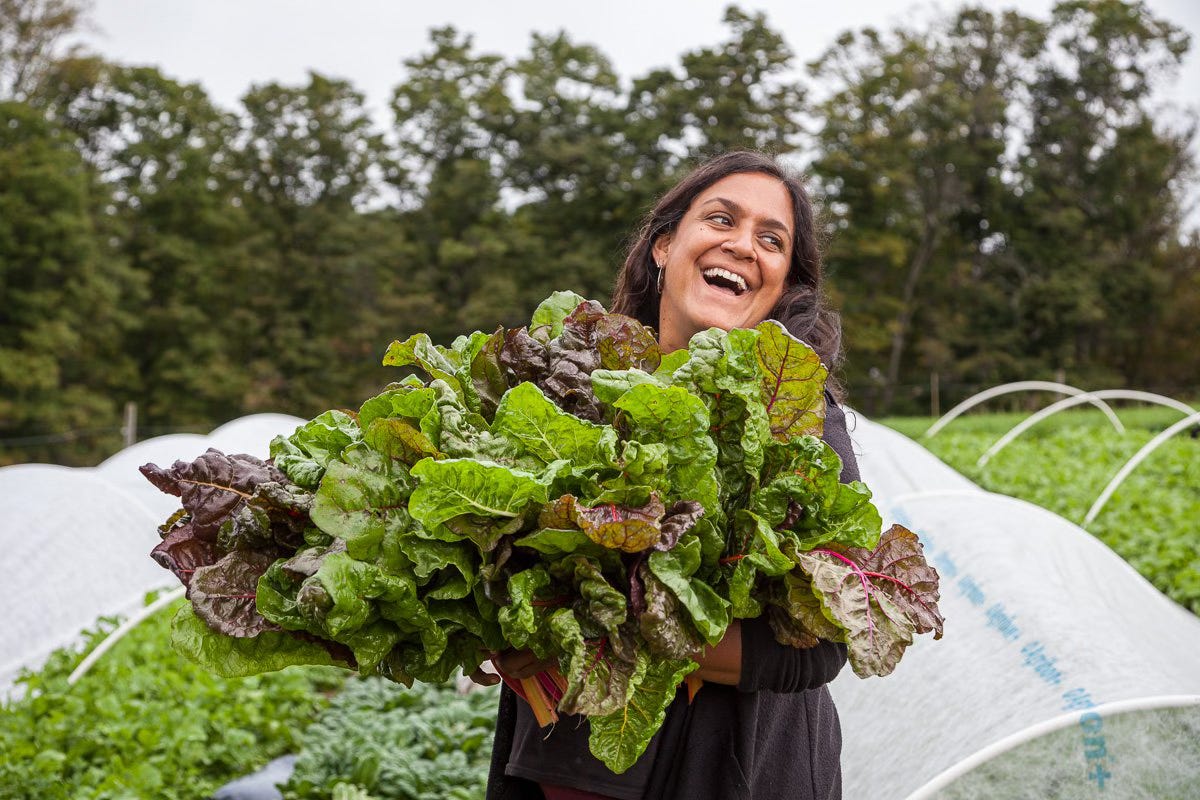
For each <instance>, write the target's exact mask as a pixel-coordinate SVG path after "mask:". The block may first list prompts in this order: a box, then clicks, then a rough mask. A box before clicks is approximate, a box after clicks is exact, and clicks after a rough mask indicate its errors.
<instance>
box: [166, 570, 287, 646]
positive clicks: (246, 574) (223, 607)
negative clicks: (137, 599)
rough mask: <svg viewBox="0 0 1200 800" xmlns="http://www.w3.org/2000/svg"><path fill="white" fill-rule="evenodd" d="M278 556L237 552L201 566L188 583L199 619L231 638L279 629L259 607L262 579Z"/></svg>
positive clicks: (190, 598)
mask: <svg viewBox="0 0 1200 800" xmlns="http://www.w3.org/2000/svg"><path fill="white" fill-rule="evenodd" d="M275 560H276V559H275V557H274V556H273V555H269V554H266V553H260V552H256V551H253V550H234V551H233V552H232V553H228V554H226V555H225V556H224V557H222V558H221V560H220V561H217V562H216V563H215V564H211V565H209V566H206V567H199V568H197V569H196V571H195V572H194V573H192V579H191V581H189V582H188V589H187V597H188V600H190V601H191V602H192V608H193V609H195V611H196V616H198V617H200V619H202V620H204V622H205V624H206V625H208V626H209V627H210V628H212V629H213V630H214V631H217V632H218V633H223V634H225V635H227V636H238V637H243V638H244V637H248V636H257V635H258V634H259V633H262V632H263V631H270V630H278V627H277V626H276V625H274V624H273V623H271V622H270V621H268V620H267V619H265V618H264V617H263V616H262V615H261V614H259V613H258V609H257V608H255V605H254V598H255V591H256V590H257V588H258V579H259V578H260V577H262V574H263V573H264V572H266V571H267V568H268V567H270V566H271V564H273V563H274V562H275Z"/></svg>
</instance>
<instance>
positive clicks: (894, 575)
mask: <svg viewBox="0 0 1200 800" xmlns="http://www.w3.org/2000/svg"><path fill="white" fill-rule="evenodd" d="M797 563H798V564H799V567H800V569H801V570H802V571H803V573H804V574H805V575H807V576H808V578H809V579H810V580H811V581H812V592H813V594H814V595H816V597H817V598H818V599H819V600H820V601H821V610H822V613H823V614H824V615H825V617H826V618H827V619H829V620H830V621H831V622H833V623H834V624H835V625H837V626H838V627H839V628H842V629H844V630H845V631H846V634H845V641H846V643H847V645H848V646H849V648H850V665H851V666H852V667H853V668H854V672H855V674H857V675H859V676H860V677H864V678H865V677H868V676H870V675H888V674H890V673H891V671H892V670H893V669H895V668H896V664H897V663H898V662H899V661H900V657H901V656H902V655H903V654H904V649H905V648H906V647H907V646H908V645H910V644H912V637H913V634H914V633H927V632H930V631H932V632H933V633H934V638H935V639H936V638H940V637H941V634H942V617H941V614H940V613H939V612H938V609H937V601H938V598H939V594H938V587H937V572H936V571H935V570H934V569H933V568H932V567H930V566H929V565H928V564H926V563H925V558H924V556H923V554H922V550H921V544H920V542H919V541H918V539H917V537H916V535H915V534H914V533H912V532H911V531H909V530H907V529H905V528H903V527H901V526H899V525H894V526H892V528H891V529H889V530H888V531H887V532H886V533H885V534H884V535H883V537H882V538H881V539H880V542H879V546H878V547H877V548H875V549H874V550H870V551H868V550H864V549H862V548H855V547H843V546H840V545H829V546H827V547H825V548H821V549H817V550H813V551H810V552H805V553H799V554H798V556H797Z"/></svg>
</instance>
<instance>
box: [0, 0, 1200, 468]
mask: <svg viewBox="0 0 1200 800" xmlns="http://www.w3.org/2000/svg"><path fill="white" fill-rule="evenodd" d="M0 11H2V12H3V13H0V464H4V463H12V462H16V461H24V460H44V461H58V462H62V463H72V464H86V463H94V462H95V461H97V460H99V459H101V458H103V457H105V456H107V455H109V454H110V453H111V452H113V450H115V449H116V447H117V446H119V437H118V435H117V432H116V431H117V428H118V427H119V425H120V414H121V408H122V407H123V406H124V404H125V403H127V402H130V401H132V402H136V403H138V407H139V413H140V420H139V421H140V427H141V431H142V432H143V433H144V434H146V435H151V434H155V433H160V432H166V431H171V430H207V429H209V428H211V427H213V426H215V425H217V424H219V423H221V422H223V421H225V420H227V419H229V418H231V417H234V416H238V415H241V414H245V413H250V412H253V411H261V410H271V411H281V412H290V413H295V414H298V415H300V416H306V417H307V416H312V415H315V414H316V413H318V412H320V411H322V410H324V409H325V408H331V407H346V406H354V405H355V404H356V402H357V401H358V400H359V399H361V398H362V397H365V396H367V395H368V394H369V393H370V391H372V390H373V389H375V388H377V387H378V386H380V385H382V384H383V383H385V382H387V381H388V380H390V379H392V378H393V377H394V376H393V375H392V374H390V373H389V372H388V371H387V370H386V369H385V368H382V367H381V366H379V363H380V358H381V355H382V352H383V348H384V347H385V346H386V345H387V343H388V342H389V341H391V340H392V339H394V338H403V337H406V336H408V335H409V334H411V333H414V332H417V331H427V332H429V333H430V334H431V335H432V336H433V337H434V339H435V340H437V341H441V342H444V343H448V342H449V340H451V339H452V338H453V337H454V336H456V335H457V334H459V333H463V332H468V331H471V330H475V329H489V330H490V329H493V328H495V327H496V326H497V325H501V324H503V325H509V326H512V325H516V324H518V323H519V322H520V321H521V320H524V319H527V318H528V316H529V314H530V312H531V310H532V309H533V307H534V306H535V305H536V303H537V302H538V301H539V300H541V299H542V298H544V297H545V296H546V295H548V294H549V293H550V292H551V291H553V290H556V289H571V290H574V291H576V292H578V293H580V294H582V295H584V296H588V297H594V298H596V299H599V300H601V301H607V300H608V297H609V294H610V292H611V289H612V284H613V279H614V277H615V274H616V269H617V267H618V266H619V264H620V262H621V261H622V259H623V255H624V252H623V248H624V247H625V246H626V244H627V242H628V241H629V238H630V237H631V235H632V234H633V233H634V232H635V230H636V228H637V225H638V223H639V220H640V218H641V216H642V214H644V213H645V212H646V211H647V210H648V209H649V207H650V205H651V204H652V203H653V201H654V199H655V198H656V197H657V196H658V195H659V194H660V193H661V192H662V191H664V190H665V189H666V188H667V187H668V186H670V184H671V183H672V182H673V181H674V180H676V179H677V178H678V177H679V176H680V175H681V174H683V173H684V172H685V171H686V170H687V169H689V168H690V167H691V166H692V165H694V164H695V163H697V162H698V161H699V160H701V159H703V158H705V157H707V156H711V155H713V154H716V153H719V152H722V151H726V150H729V149H737V148H757V149H761V150H765V151H768V152H771V153H775V154H777V155H778V156H779V157H780V158H782V159H783V160H785V161H788V162H789V163H793V164H796V165H798V166H801V167H803V168H804V169H805V170H806V171H807V173H808V176H809V182H810V186H811V188H812V189H813V192H814V195H815V196H816V199H817V201H818V205H819V206H820V208H821V209H822V215H821V219H822V224H823V226H824V234H825V238H826V246H825V250H826V268H827V271H828V274H829V277H830V281H829V284H828V286H829V294H830V301H831V302H832V303H833V304H834V305H835V306H837V307H838V308H839V309H840V310H841V312H842V315H843V324H844V328H845V341H846V345H847V361H846V366H845V369H844V375H843V382H844V383H845V384H846V386H847V389H848V394H849V399H850V401H851V402H852V403H854V404H855V405H856V406H857V407H859V408H861V409H863V410H864V411H865V412H867V413H889V412H904V411H913V410H918V409H922V408H927V407H928V406H927V405H926V404H927V402H928V400H927V391H928V390H927V387H928V381H929V376H930V374H931V373H936V374H937V375H938V376H939V377H940V379H941V386H942V392H943V395H944V396H945V397H946V399H947V400H948V401H949V400H953V399H955V397H956V396H961V395H963V394H965V393H966V392H968V391H969V390H971V389H973V388H976V387H983V386H986V385H990V384H992V383H995V382H998V381H1003V380H1011V379H1025V378H1039V377H1041V378H1050V377H1054V376H1056V375H1062V374H1065V375H1067V376H1068V377H1069V379H1070V380H1072V382H1074V383H1076V384H1078V385H1082V386H1094V387H1096V388H1100V387H1101V386H1104V387H1110V386H1124V385H1128V386H1137V387H1139V388H1151V387H1153V388H1158V389H1160V390H1167V391H1174V392H1185V393H1186V392H1191V393H1195V391H1196V386H1197V385H1198V384H1200V356H1198V355H1196V354H1195V353H1194V352H1192V351H1193V350H1194V348H1192V349H1189V348H1186V347H1181V346H1180V345H1181V342H1185V343H1194V342H1195V341H1196V333H1197V327H1196V323H1195V320H1196V318H1197V317H1196V315H1197V313H1198V311H1200V238H1198V235H1197V233H1196V232H1195V231H1194V230H1192V231H1189V230H1188V229H1187V223H1186V215H1185V212H1186V209H1185V208H1184V205H1183V204H1184V200H1185V197H1186V190H1187V188H1188V186H1189V185H1191V183H1192V182H1193V181H1194V178H1195V173H1194V167H1195V165H1194V164H1193V160H1192V156H1191V146H1192V143H1193V138H1194V131H1193V130H1192V129H1190V128H1181V127H1180V126H1179V125H1177V124H1174V125H1173V124H1169V123H1168V122H1167V121H1166V119H1165V117H1164V116H1163V115H1162V112H1161V110H1160V109H1158V108H1157V107H1156V106H1155V105H1154V104H1153V102H1152V97H1151V89H1152V87H1153V86H1154V85H1155V82H1156V81H1159V80H1163V79H1168V78H1169V77H1170V75H1171V74H1172V72H1173V70H1174V69H1175V68H1176V67H1177V66H1178V64H1179V63H1180V61H1181V59H1182V58H1183V56H1184V54H1185V53H1186V51H1187V48H1188V45H1189V42H1188V37H1187V36H1186V34H1185V33H1183V32H1182V31H1181V30H1180V29H1179V28H1178V27H1176V26H1173V25H1172V24H1170V23H1169V22H1168V21H1166V20H1163V19H1159V18H1157V17H1156V16H1155V15H1154V14H1152V13H1151V12H1150V10H1149V9H1148V8H1147V7H1146V6H1145V4H1144V3H1141V2H1124V1H1123V0H1070V1H1069V2H1068V1H1064V2H1059V3H1058V4H1057V5H1056V6H1055V7H1054V8H1053V10H1052V12H1051V14H1050V16H1049V17H1048V18H1045V19H1039V18H1033V17H1028V16H1025V15H1022V14H1020V13H1018V12H1016V11H1005V12H992V11H988V10H984V9H980V8H977V7H964V8H962V9H959V10H957V11H952V12H948V13H943V14H941V15H940V16H936V17H933V18H930V19H929V20H927V21H925V22H923V23H910V24H906V25H904V26H899V27H895V28H893V29H891V30H877V29H873V28H863V29H861V30H854V31H847V32H846V33H845V34H843V35H842V36H840V37H839V38H838V39H837V40H836V41H835V42H833V43H831V45H830V46H829V48H828V50H827V51H826V52H825V53H823V54H820V55H818V57H816V58H815V59H813V60H812V62H811V63H809V64H807V65H805V64H802V63H800V62H799V60H798V59H797V56H796V54H795V53H794V52H793V51H792V49H791V48H790V47H789V45H788V44H787V42H786V37H785V35H784V32H782V31H779V30H776V29H775V28H773V27H772V26H771V24H770V21H769V20H768V19H767V18H766V17H765V16H764V15H763V14H761V13H750V12H746V11H743V10H741V9H739V8H737V7H735V6H731V7H730V8H729V9H727V11H726V13H725V17H724V23H725V34H724V38H723V40H722V41H719V42H717V43H715V44H713V45H712V46H709V47H701V48H697V49H696V50H693V51H690V52H687V53H684V54H683V55H682V56H680V58H679V60H678V62H677V63H676V64H673V65H671V66H669V67H666V68H660V69H655V70H653V71H650V72H648V73H647V74H644V75H640V76H635V77H634V78H632V79H631V80H628V81H626V80H623V79H622V78H621V77H620V76H619V75H618V73H617V71H616V70H615V68H614V66H613V64H612V63H611V62H610V61H609V59H608V58H607V57H606V56H605V55H604V53H602V52H600V51H599V50H598V49H597V48H596V47H594V46H592V45H589V44H587V43H585V42H582V41H579V40H577V39H575V38H573V37H572V36H570V35H568V34H567V33H565V32H562V31H557V32H537V33H534V34H532V36H531V39H530V43H529V48H528V51H527V52H526V53H524V54H523V55H521V56H519V57H516V58H511V59H507V58H503V57H501V56H498V55H495V54H491V53H486V52H481V51H479V50H478V48H477V47H476V46H475V43H474V41H473V38H472V37H471V35H470V34H468V33H465V32H463V31H459V30H456V29H454V28H452V27H444V28H437V29H434V30H432V31H431V32H430V34H429V41H428V45H427V47H426V49H425V50H424V51H423V52H420V53H417V54H413V55H412V56H410V57H408V58H406V59H404V60H403V62H402V63H400V64H398V67H397V75H396V83H395V89H394V91H393V94H392V99H391V103H390V112H391V117H392V121H391V124H390V125H388V126H380V125H379V124H378V123H377V122H376V121H375V120H374V119H373V118H372V116H371V115H370V114H369V113H368V110H367V106H366V103H365V100H364V97H363V95H362V94H361V92H359V91H358V90H356V89H355V88H354V87H353V86H352V85H350V84H349V83H347V82H346V81H343V80H338V79H335V78H332V77H329V76H326V75H321V74H319V73H316V72H313V73H310V75H309V76H308V79H307V80H306V81H303V82H301V83H299V84H297V85H281V84H277V83H268V84H263V85H256V86H253V87H251V89H250V90H249V91H247V92H246V94H245V95H244V96H243V97H242V98H241V101H240V103H239V105H238V107H237V108H233V109H226V108H221V107H219V106H218V105H217V104H216V103H214V102H213V101H212V100H211V99H210V98H209V97H208V96H207V94H206V93H205V91H204V89H203V88H202V87H201V86H200V85H197V84H188V83H183V82H181V81H178V80H175V79H173V78H171V77H169V76H167V75H164V74H163V73H162V71H161V70H159V69H157V68H155V67H153V66H131V65H122V64H114V63H107V62H105V61H104V60H102V59H100V58H98V57H95V56H92V55H89V54H86V53H81V52H70V53H62V52H61V48H59V47H58V42H60V41H62V40H63V37H64V36H65V35H66V34H68V33H70V32H71V31H72V30H74V29H75V28H76V26H78V25H79V24H80V23H81V21H82V20H83V18H84V17H85V16H86V6H85V5H84V4H83V3H82V2H79V0H0Z"/></svg>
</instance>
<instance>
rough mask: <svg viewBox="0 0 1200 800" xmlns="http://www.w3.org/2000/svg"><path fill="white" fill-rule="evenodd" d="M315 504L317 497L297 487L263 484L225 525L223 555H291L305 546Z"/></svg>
mask: <svg viewBox="0 0 1200 800" xmlns="http://www.w3.org/2000/svg"><path fill="white" fill-rule="evenodd" d="M312 504H313V494H312V493H311V492H309V491H308V490H306V489H303V488H301V487H299V486H297V485H296V484H293V483H275V482H273V481H268V482H267V483H260V484H258V485H257V486H255V487H254V493H253V494H252V495H251V496H250V497H249V498H248V499H247V500H246V501H245V502H243V503H241V504H239V505H238V506H236V508H235V510H234V511H233V513H232V514H231V515H230V516H229V518H228V519H226V520H225V521H224V522H223V523H221V527H220V528H219V529H218V532H217V545H218V546H219V547H220V548H221V550H223V551H229V550H264V551H268V552H276V551H278V554H279V555H284V554H287V553H291V552H292V551H294V550H295V549H296V548H298V547H300V546H302V545H303V544H304V532H305V530H306V529H307V528H308V526H309V513H310V512H311V510H312Z"/></svg>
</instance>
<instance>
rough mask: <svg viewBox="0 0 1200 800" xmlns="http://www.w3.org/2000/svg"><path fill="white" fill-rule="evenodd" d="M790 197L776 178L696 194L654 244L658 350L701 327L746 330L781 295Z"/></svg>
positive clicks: (744, 178)
mask: <svg viewBox="0 0 1200 800" xmlns="http://www.w3.org/2000/svg"><path fill="white" fill-rule="evenodd" d="M793 234H794V231H793V229H792V198H791V196H790V195H789V194H788V191H787V189H786V188H785V187H784V185H783V183H782V182H781V181H780V180H779V179H778V178H773V177H771V176H770V175H765V174H763V173H761V172H741V173H737V174H735V175H729V176H727V177H725V178H722V179H721V180H719V181H717V182H716V183H714V184H713V185H712V186H709V187H708V188H707V189H705V190H704V191H703V192H701V193H700V194H698V195H697V196H696V198H695V199H694V200H693V201H692V204H691V205H690V206H689V207H688V209H687V211H685V212H684V214H683V219H681V220H680V221H679V225H678V226H677V227H676V228H675V229H674V230H673V231H671V232H670V233H666V234H663V235H662V236H660V237H659V238H658V240H657V241H656V242H655V243H654V246H653V254H654V260H655V262H656V263H658V264H662V265H663V268H664V270H665V276H664V278H663V290H662V300H661V302H660V304H659V312H658V331H659V344H660V345H661V346H662V348H663V351H664V352H671V351H673V350H678V349H680V348H682V347H686V346H687V343H688V340H689V339H691V338H692V335H693V334H695V333H698V332H699V331H702V330H706V329H707V328H712V327H717V328H722V329H724V330H729V329H730V328H752V327H754V326H755V325H757V324H758V323H760V322H762V321H763V320H764V319H766V318H767V315H768V314H770V313H771V309H773V308H774V307H775V304H776V303H777V302H778V301H779V298H780V297H782V296H783V290H784V285H785V283H786V281H787V274H788V267H789V265H790V264H791V261H792V246H793V243H792V236H793Z"/></svg>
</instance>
